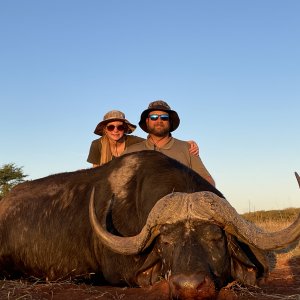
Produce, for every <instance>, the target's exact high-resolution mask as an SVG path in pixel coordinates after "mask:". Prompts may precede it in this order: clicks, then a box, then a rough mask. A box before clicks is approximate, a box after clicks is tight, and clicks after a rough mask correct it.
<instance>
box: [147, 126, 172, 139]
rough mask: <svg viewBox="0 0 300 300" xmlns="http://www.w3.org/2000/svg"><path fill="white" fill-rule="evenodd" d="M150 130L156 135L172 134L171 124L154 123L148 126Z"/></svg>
mask: <svg viewBox="0 0 300 300" xmlns="http://www.w3.org/2000/svg"><path fill="white" fill-rule="evenodd" d="M148 131H149V133H151V134H153V135H155V136H158V137H164V136H167V135H169V134H170V126H161V125H154V126H152V127H148Z"/></svg>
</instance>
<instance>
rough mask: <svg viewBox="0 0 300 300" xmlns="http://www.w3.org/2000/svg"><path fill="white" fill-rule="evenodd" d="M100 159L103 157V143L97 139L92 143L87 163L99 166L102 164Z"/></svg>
mask: <svg viewBox="0 0 300 300" xmlns="http://www.w3.org/2000/svg"><path fill="white" fill-rule="evenodd" d="M100 157H101V143H100V139H97V140H94V141H92V143H91V146H90V152H89V155H88V158H87V162H89V163H91V164H95V165H97V164H99V163H100Z"/></svg>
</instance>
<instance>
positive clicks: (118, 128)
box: [105, 121, 126, 141]
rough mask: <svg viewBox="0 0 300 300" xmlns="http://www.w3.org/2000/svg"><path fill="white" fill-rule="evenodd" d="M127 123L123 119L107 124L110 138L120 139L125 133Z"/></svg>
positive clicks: (106, 128)
mask: <svg viewBox="0 0 300 300" xmlns="http://www.w3.org/2000/svg"><path fill="white" fill-rule="evenodd" d="M125 128H126V127H125V124H124V123H123V122H121V121H113V122H110V123H107V124H106V126H105V134H106V135H107V137H108V138H109V139H110V140H113V141H118V140H119V139H120V138H122V137H123V135H124V130H125Z"/></svg>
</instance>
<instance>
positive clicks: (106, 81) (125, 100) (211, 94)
mask: <svg viewBox="0 0 300 300" xmlns="http://www.w3.org/2000/svg"><path fill="white" fill-rule="evenodd" d="M299 15H300V1H298V0H286V1H284V0H280V1H279V0H252V1H246V0H245V1H241V0H235V1H234V0H226V1H224V0H210V1H208V0H206V1H202V0H180V1H179V0H152V1H146V0H106V1H104V0H102V1H101V0H85V1H84V0H81V1H79V0H51V1H50V0H48V1H46V0H45V1H41V0H26V1H23V0H0V104H1V105H0V111H1V114H0V143H1V146H0V165H3V164H6V163H15V164H16V165H17V166H22V167H23V171H24V173H25V174H28V175H29V176H28V178H29V179H36V178H39V177H44V176H47V175H50V174H54V173H59V172H64V171H73V170H77V169H82V168H88V167H90V165H89V164H88V163H87V162H86V157H87V155H88V151H89V147H90V143H91V141H92V140H93V139H96V138H97V136H96V135H95V134H94V133H93V131H94V128H95V127H96V125H97V124H98V122H99V121H100V120H102V118H103V115H104V113H105V112H107V111H108V110H111V109H119V110H122V111H124V112H125V114H126V117H127V118H128V119H129V121H130V122H132V123H134V124H137V123H138V121H139V117H140V114H141V112H142V111H143V110H144V109H146V108H147V106H148V104H149V102H151V101H153V100H157V99H164V100H165V101H167V102H168V103H169V105H170V106H171V107H172V108H173V109H174V110H176V111H177V112H178V114H179V116H180V118H181V124H180V127H179V128H178V130H176V131H175V132H174V136H175V137H177V138H180V139H184V140H188V139H194V140H195V141H197V143H198V144H199V147H200V155H201V158H202V160H203V162H204V163H205V165H206V167H207V168H208V170H209V171H210V173H211V174H212V175H213V177H214V179H215V181H216V183H217V187H218V188H219V190H221V191H222V192H223V194H224V195H225V196H226V198H227V199H228V200H229V201H230V202H231V204H232V205H233V206H234V207H235V208H236V209H237V211H238V212H241V213H242V212H248V211H249V210H250V211H254V210H256V211H257V210H269V209H282V208H287V207H299V206H300V190H299V187H298V186H297V183H296V180H295V178H294V171H298V172H300V138H299V131H300V130H299V129H300V126H299V125H300V17H299ZM135 133H136V135H140V136H142V137H146V135H145V133H144V132H143V131H142V130H140V129H137V130H136V131H135ZM157 172H159V170H157Z"/></svg>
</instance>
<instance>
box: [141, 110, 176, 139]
mask: <svg viewBox="0 0 300 300" xmlns="http://www.w3.org/2000/svg"><path fill="white" fill-rule="evenodd" d="M151 115H158V116H161V115H169V114H168V113H166V112H164V111H160V110H154V111H151V112H150V113H149V116H151ZM149 116H148V118H147V119H146V124H147V127H148V131H149V133H151V134H154V135H156V136H160V137H163V136H165V135H167V134H169V132H170V121H169V120H168V121H164V120H162V119H161V118H158V119H157V120H155V121H153V120H151V119H150V117H149Z"/></svg>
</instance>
